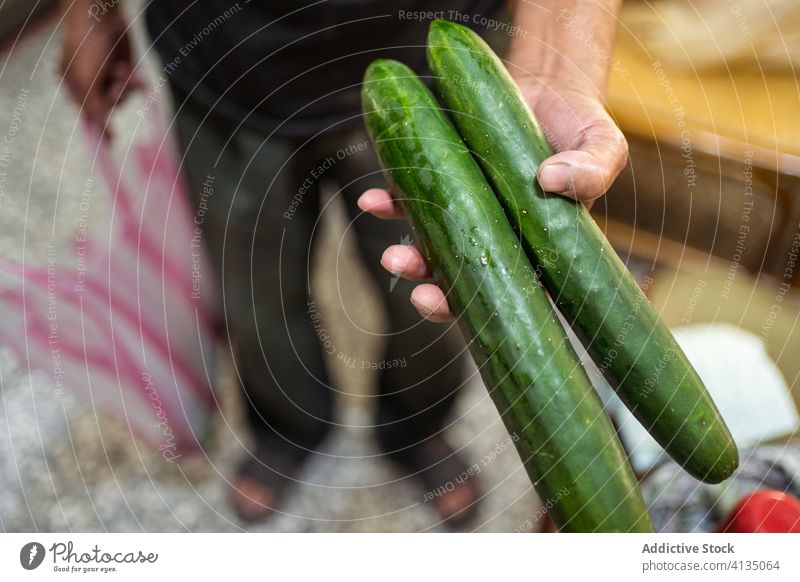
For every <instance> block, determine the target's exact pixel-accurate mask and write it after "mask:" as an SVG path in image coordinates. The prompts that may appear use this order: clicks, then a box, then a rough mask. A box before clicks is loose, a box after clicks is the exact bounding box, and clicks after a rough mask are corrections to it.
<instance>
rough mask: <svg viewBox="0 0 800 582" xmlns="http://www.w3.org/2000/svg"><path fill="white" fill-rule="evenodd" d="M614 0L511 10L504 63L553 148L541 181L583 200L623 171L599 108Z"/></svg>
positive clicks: (574, 0) (573, 0) (614, 131)
mask: <svg viewBox="0 0 800 582" xmlns="http://www.w3.org/2000/svg"><path fill="white" fill-rule="evenodd" d="M620 4H621V2H620V0H540V1H539V2H536V3H534V2H529V1H524V0H523V1H521V2H519V3H518V4H517V7H516V10H515V14H514V24H515V25H516V26H518V27H520V31H522V32H521V33H520V34H518V35H516V36H515V37H514V39H513V40H512V42H511V45H510V47H509V51H508V55H507V59H506V61H507V62H506V64H507V66H508V68H509V71H510V73H511V75H512V76H513V77H514V78H515V79H516V80H517V83H518V84H519V86H520V89H521V90H522V92H523V94H524V95H525V97H526V99H527V101H528V103H529V104H530V106H531V108H532V109H533V110H534V113H535V114H536V117H537V118H538V120H539V122H540V123H541V124H542V126H543V129H544V130H545V134H546V135H547V137H548V139H549V140H550V141H551V145H552V146H553V147H554V149H555V150H556V151H557V152H558V153H557V154H556V155H554V156H553V157H551V158H550V159H548V160H547V161H546V162H544V163H542V165H541V167H540V168H539V182H540V184H541V185H542V188H544V189H545V190H546V191H548V192H555V193H558V194H563V195H565V196H569V197H570V198H576V199H578V200H582V201H584V202H589V201H591V200H594V199H595V198H598V197H599V196H602V195H603V194H604V193H605V192H606V190H608V188H609V187H610V186H611V183H612V182H613V181H614V179H615V178H616V177H617V175H618V174H619V172H620V171H621V170H622V168H623V167H625V163H626V162H627V158H628V148H627V144H626V142H625V138H624V137H623V135H622V133H621V132H620V131H619V129H618V128H617V126H616V125H615V124H614V122H613V121H612V120H611V118H610V117H609V116H608V114H607V113H606V111H605V108H604V100H605V95H606V85H607V83H608V70H609V64H610V63H611V62H612V56H611V54H612V52H613V49H614V36H615V31H616V28H617V13H618V11H619V8H620Z"/></svg>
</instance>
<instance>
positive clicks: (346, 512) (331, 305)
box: [0, 21, 538, 532]
mask: <svg viewBox="0 0 800 582" xmlns="http://www.w3.org/2000/svg"><path fill="white" fill-rule="evenodd" d="M54 28H55V21H50V22H48V23H45V24H44V25H43V26H40V27H39V28H38V29H36V31H35V32H33V33H31V34H29V35H28V36H27V37H26V38H25V39H24V40H23V42H22V43H20V44H18V45H16V46H14V47H13V49H11V52H10V53H8V54H7V55H5V56H3V57H2V61H0V62H2V65H0V66H2V68H1V69H0V79H2V83H0V111H2V112H3V113H2V114H0V133H1V134H5V133H6V131H7V130H8V129H9V128H10V127H11V124H12V122H13V121H14V112H15V111H17V113H19V115H18V116H17V117H18V118H19V119H18V123H15V124H14V128H15V129H14V135H13V143H12V144H11V150H10V154H9V155H10V158H9V162H10V163H8V164H6V166H5V167H4V168H2V170H3V171H4V172H5V173H4V176H3V177H4V180H3V181H2V189H0V256H2V257H5V258H11V259H14V260H22V258H23V257H24V259H25V260H26V262H27V263H28V264H41V262H42V261H44V260H45V252H46V248H47V244H48V242H49V241H50V240H52V239H55V240H67V239H68V238H69V237H71V236H74V232H73V231H71V229H72V228H73V227H74V225H75V223H76V221H75V216H77V213H78V208H77V206H78V200H79V193H80V192H81V191H82V189H83V188H84V184H85V183H86V180H87V178H88V177H89V176H90V161H89V160H88V159H86V155H85V152H84V151H83V150H82V149H81V147H79V146H78V145H77V143H76V140H75V136H76V133H75V130H76V111H75V108H74V107H72V106H71V105H70V104H69V103H68V102H67V100H66V98H65V95H64V93H63V91H62V90H59V89H58V87H57V78H56V76H55V75H54V74H53V72H54V70H55V65H56V57H57V49H58V34H57V32H55V33H54ZM22 102H24V106H23V105H21V103H22ZM121 120H122V121H121V123H120V124H119V125H118V128H117V131H124V130H125V127H124V125H125V116H124V115H123V116H121ZM104 197H105V200H108V193H107V192H105V193H104V192H101V191H98V192H97V193H96V196H95V200H97V201H98V202H97V203H93V204H92V209H91V211H92V213H93V215H92V217H90V220H93V219H95V218H97V217H99V216H101V215H102V214H103V213H104V212H106V211H107V209H108V205H107V204H104V203H101V202H100V201H102V200H103V199H104ZM343 226H344V222H343V216H342V212H341V209H339V210H337V211H335V212H332V213H331V215H330V216H329V217H328V220H327V224H326V226H325V231H324V235H323V236H324V237H326V240H327V241H328V244H326V242H325V241H323V244H322V245H320V246H321V248H322V249H327V250H326V251H324V252H322V253H320V256H319V257H318V260H319V264H318V268H317V269H316V274H315V285H314V288H315V290H316V293H317V295H318V303H319V305H320V308H321V311H322V312H323V313H325V317H326V327H328V328H329V329H330V330H331V333H332V335H333V336H334V337H336V338H337V343H338V344H341V345H342V346H347V348H348V353H350V354H353V355H354V356H361V355H363V356H364V358H365V359H369V357H370V354H374V353H375V351H376V350H377V349H378V346H376V345H375V342H374V340H373V339H371V338H372V336H370V335H369V334H367V333H364V332H360V333H359V332H357V331H356V327H355V324H354V323H353V322H358V324H359V326H363V327H366V328H367V329H368V330H372V331H373V332H375V331H378V332H379V331H380V329H381V328H382V325H383V316H382V314H381V312H380V309H379V307H378V304H377V301H376V297H375V292H374V289H372V287H371V284H370V282H369V281H367V280H366V275H365V273H364V272H363V271H362V269H361V268H360V267H359V266H358V265H356V264H355V261H348V260H346V259H347V257H348V256H349V257H354V256H355V255H354V250H353V248H352V243H351V242H350V241H348V240H347V238H346V237H345V244H344V247H343V249H344V250H338V247H339V241H340V240H341V238H342V237H344V236H345V235H344V228H343ZM337 250H338V252H340V253H344V254H343V255H342V254H339V256H338V257H337V256H336V255H335V253H337ZM343 257H344V260H343ZM337 259H338V261H337ZM336 271H338V272H336ZM337 280H338V281H339V282H340V284H342V285H344V287H341V286H340V287H339V289H333V288H332V286H326V285H325V282H326V281H337ZM364 289H367V291H364ZM340 338H341V339H340ZM223 362H224V358H223ZM331 367H332V376H333V379H334V381H335V382H336V383H337V385H338V386H339V387H341V389H342V390H343V391H344V392H346V393H347V396H344V397H342V398H341V399H340V403H339V404H340V406H339V419H338V421H339V422H341V423H342V424H343V426H345V427H348V428H341V429H339V430H337V431H336V432H334V433H332V434H331V436H330V437H329V439H328V440H327V442H326V443H325V444H324V446H323V448H322V449H321V451H320V452H319V453H318V454H317V455H315V456H314V458H312V459H311V460H310V462H309V463H308V464H307V466H306V467H305V468H304V470H303V472H302V474H301V475H299V476H298V484H297V486H296V488H295V491H294V494H293V495H291V497H290V498H289V499H287V501H286V503H285V505H284V507H283V513H282V514H280V515H278V516H276V517H275V518H274V519H272V520H270V521H268V522H266V523H264V524H261V525H258V526H255V527H254V526H251V525H245V524H243V523H240V522H238V521H237V520H236V518H235V517H234V516H233V514H232V512H231V510H230V508H229V506H228V504H227V502H226V491H227V489H226V479H227V478H229V477H230V475H231V470H232V467H233V464H234V463H235V462H236V460H237V459H238V458H239V456H240V455H241V453H242V446H245V445H246V444H247V437H246V434H245V431H243V430H242V427H241V422H240V407H239V402H238V394H237V392H236V390H235V389H234V388H233V386H232V374H231V370H230V365H223V366H221V370H220V372H219V380H218V384H219V387H218V388H219V392H220V393H221V394H222V396H223V401H224V410H223V414H222V415H220V416H219V417H218V418H217V419H216V420H215V427H214V431H213V432H214V434H213V438H212V439H211V442H210V443H209V445H208V447H207V448H206V450H205V453H204V454H205V457H204V458H195V459H191V460H188V461H186V462H184V463H181V464H170V463H166V462H164V461H163V459H162V458H161V456H160V455H159V454H157V452H155V451H153V450H151V449H149V448H148V447H147V446H146V445H144V444H143V443H142V442H141V441H139V440H137V439H136V437H135V436H134V435H132V434H131V432H130V430H129V428H128V426H127V425H126V424H125V423H124V422H122V421H120V420H114V419H111V418H108V417H103V416H101V415H99V414H96V413H95V411H94V410H93V409H92V407H91V406H90V404H89V403H88V402H86V401H83V400H80V399H78V398H76V397H75V396H71V395H70V394H69V393H67V394H66V395H65V396H63V397H59V398H54V397H53V386H52V385H51V384H50V383H49V380H48V378H46V377H45V376H44V375H39V374H37V373H33V374H31V373H29V372H28V371H27V370H26V368H25V366H24V365H22V364H21V363H20V362H18V361H15V359H14V357H13V356H12V355H11V354H10V352H8V351H4V350H3V349H2V346H0V396H1V397H2V399H1V400H0V529H2V530H4V531H31V530H36V531H61V530H69V531H237V530H242V529H248V530H259V531H293V532H294V531H319V532H331V531H441V530H443V529H444V528H443V526H442V525H441V524H438V523H437V520H436V516H435V514H434V512H433V511H432V510H431V509H430V508H429V506H428V505H427V504H426V503H425V502H424V491H422V490H421V489H420V487H419V485H418V484H417V483H416V482H415V481H412V480H409V479H401V478H400V474H399V473H398V472H397V471H396V470H395V468H394V467H393V466H392V465H391V464H389V463H388V462H387V461H386V460H385V459H383V458H382V457H381V456H380V455H379V454H378V451H377V450H376V448H375V445H374V443H373V442H372V440H371V438H370V436H369V435H368V434H366V433H365V431H364V429H359V428H357V427H358V426H361V425H365V424H368V423H369V420H370V415H369V410H368V407H367V405H366V404H365V403H366V402H368V401H369V398H363V396H364V395H369V394H371V393H372V392H373V391H374V388H375V386H374V385H375V379H376V376H375V374H374V372H372V371H362V370H355V369H350V368H347V367H346V366H344V364H341V363H337V362H336V361H333V362H332V366H331ZM463 392H464V393H463V395H462V397H461V399H460V401H459V404H458V409H457V411H456V413H455V415H454V417H455V419H454V422H453V425H452V427H451V429H450V430H449V434H448V438H450V440H451V442H452V443H453V444H454V445H455V446H458V447H464V449H465V452H466V454H467V456H468V457H469V459H470V461H471V462H475V463H477V464H478V466H479V467H480V469H481V475H480V476H481V478H482V483H483V488H484V491H485V492H486V496H485V498H484V500H483V502H482V504H481V507H480V510H479V515H478V516H477V519H475V520H474V522H473V523H472V524H470V526H469V527H468V529H470V530H472V529H476V530H481V531H513V530H516V529H528V528H529V527H530V525H529V523H527V522H528V520H530V519H532V516H534V515H535V514H536V511H537V509H538V501H537V498H536V496H535V494H534V493H533V491H532V489H531V487H530V483H529V481H528V479H527V477H526V476H525V474H524V471H523V470H522V467H521V465H520V462H519V458H518V456H517V454H516V452H515V451H514V450H513V448H509V447H505V448H504V450H503V451H502V452H501V453H499V454H497V455H496V457H495V458H493V459H492V460H491V461H488V462H483V461H482V459H484V456H485V455H489V454H491V451H492V450H494V449H495V448H496V447H498V445H499V448H503V447H504V445H507V443H508V440H507V439H508V435H507V433H506V432H505V429H504V428H503V426H502V423H501V422H500V420H499V418H498V416H497V413H496V412H495V410H494V408H493V406H492V404H491V402H490V401H489V399H488V397H487V394H486V392H485V390H484V389H483V386H482V385H481V383H480V382H479V381H478V380H475V379H474V380H473V381H472V382H471V383H470V384H469V386H467V387H466V388H465V389H464V391H463ZM242 442H244V445H243V444H241V443H242Z"/></svg>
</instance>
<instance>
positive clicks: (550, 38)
mask: <svg viewBox="0 0 800 582" xmlns="http://www.w3.org/2000/svg"><path fill="white" fill-rule="evenodd" d="M621 4H622V0H518V2H517V3H516V7H515V10H514V24H515V25H516V26H518V27H519V31H520V32H519V34H517V35H516V36H515V37H514V38H513V40H512V42H511V45H510V47H509V51H508V54H507V60H508V65H509V70H510V72H511V74H512V75H513V76H514V77H515V78H517V79H520V80H522V79H524V78H526V77H528V78H531V77H533V78H535V79H537V80H540V81H543V82H545V83H551V82H554V83H557V84H558V85H559V86H562V87H564V86H566V87H571V88H574V89H576V90H578V91H582V92H595V93H597V94H598V95H600V96H602V95H604V94H605V88H606V83H607V81H608V66H609V62H610V61H611V53H612V51H613V49H614V36H615V32H616V28H617V13H618V12H619V9H620V6H621Z"/></svg>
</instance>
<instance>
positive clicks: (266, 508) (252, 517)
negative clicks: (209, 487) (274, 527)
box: [230, 446, 300, 523]
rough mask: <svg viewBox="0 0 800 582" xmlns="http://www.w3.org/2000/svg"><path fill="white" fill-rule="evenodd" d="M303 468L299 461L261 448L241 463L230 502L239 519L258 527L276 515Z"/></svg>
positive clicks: (232, 487) (232, 488)
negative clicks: (293, 479)
mask: <svg viewBox="0 0 800 582" xmlns="http://www.w3.org/2000/svg"><path fill="white" fill-rule="evenodd" d="M299 466H300V462H298V461H296V460H293V459H291V458H287V457H285V456H280V455H277V454H275V453H274V452H272V451H270V450H268V449H266V448H265V447H263V446H258V447H257V448H256V451H255V454H254V455H248V456H247V458H246V459H245V460H244V461H242V462H241V464H240V465H239V467H238V468H237V470H236V476H235V477H234V479H233V481H232V483H231V492H230V501H231V505H233V509H234V511H235V512H236V515H237V516H238V517H239V519H241V520H242V521H245V522H248V523H255V522H259V521H263V520H264V519H266V518H267V517H269V516H270V515H271V514H272V513H274V512H275V511H276V509H277V507H278V505H279V503H280V502H281V500H282V499H283V497H284V494H285V493H286V490H287V489H288V488H289V485H291V484H292V478H291V477H292V476H293V475H294V474H295V473H297V470H298V468H299Z"/></svg>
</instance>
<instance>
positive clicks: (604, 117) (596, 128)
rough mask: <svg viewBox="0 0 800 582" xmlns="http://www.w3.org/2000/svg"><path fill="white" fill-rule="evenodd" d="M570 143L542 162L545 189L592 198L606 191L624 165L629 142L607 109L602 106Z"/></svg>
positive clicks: (583, 199)
mask: <svg viewBox="0 0 800 582" xmlns="http://www.w3.org/2000/svg"><path fill="white" fill-rule="evenodd" d="M571 145H573V147H571V148H570V149H568V150H565V151H561V152H559V153H557V154H555V155H553V156H550V157H549V158H547V159H546V160H545V161H544V162H542V163H541V165H540V166H539V169H538V171H537V178H538V180H539V185H540V186H541V187H542V189H543V190H544V191H545V192H553V193H555V194H561V195H562V196H567V197H568V198H573V199H575V200H578V201H580V202H590V201H592V200H594V199H596V198H599V197H600V196H602V195H603V194H605V192H606V191H607V190H608V189H609V188H610V187H611V184H612V183H613V182H614V180H615V179H616V178H617V176H618V175H619V173H620V172H621V171H622V169H623V168H624V167H625V164H626V163H627V161H628V143H627V142H626V141H625V137H624V136H623V135H622V132H621V131H620V130H619V128H618V127H617V126H616V125H615V124H614V122H613V121H612V120H611V118H610V117H609V115H608V113H606V112H605V110H603V109H600V111H599V112H598V116H597V117H596V118H595V119H594V120H593V121H591V122H589V123H588V124H586V125H584V126H583V127H582V128H581V129H580V130H579V133H578V135H577V136H576V138H575V139H574V140H572V144H571Z"/></svg>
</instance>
